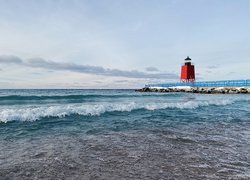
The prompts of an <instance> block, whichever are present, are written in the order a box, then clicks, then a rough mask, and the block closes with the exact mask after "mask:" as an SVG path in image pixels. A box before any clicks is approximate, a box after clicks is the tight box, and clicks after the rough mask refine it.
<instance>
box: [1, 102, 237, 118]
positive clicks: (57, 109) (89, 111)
mask: <svg viewBox="0 0 250 180" xmlns="http://www.w3.org/2000/svg"><path fill="white" fill-rule="evenodd" d="M231 103H233V101H230V100H210V101H208V100H207V101H197V100H196V101H186V102H166V103H165V102H157V103H135V102H130V103H121V102H120V103H102V104H101V103H100V104H71V105H65V104H64V105H53V106H52V105H51V106H38V107H22V108H4V109H1V110H0V122H9V121H35V120H39V119H41V118H45V117H64V116H67V115H71V114H78V115H84V116H98V115H100V114H103V113H105V112H113V111H120V112H124V111H128V112H130V111H132V110H136V109H146V110H150V111H151V110H157V109H168V108H178V109H195V108H198V107H202V106H209V105H218V106H220V105H227V104H231Z"/></svg>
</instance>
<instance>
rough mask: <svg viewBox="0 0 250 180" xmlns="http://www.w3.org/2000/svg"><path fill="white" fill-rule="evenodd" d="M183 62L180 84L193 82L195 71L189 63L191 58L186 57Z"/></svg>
mask: <svg viewBox="0 0 250 180" xmlns="http://www.w3.org/2000/svg"><path fill="white" fill-rule="evenodd" d="M184 61H185V64H184V65H182V66H181V77H180V78H181V82H194V81H195V70H194V65H193V64H192V63H191V58H190V57H189V56H187V58H186V59H185V60H184Z"/></svg>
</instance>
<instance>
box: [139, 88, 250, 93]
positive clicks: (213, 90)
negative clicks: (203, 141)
mask: <svg viewBox="0 0 250 180" xmlns="http://www.w3.org/2000/svg"><path fill="white" fill-rule="evenodd" d="M135 91H137V92H187V93H200V94H243V93H244V94H246V93H250V87H186V86H185V87H182V86H178V87H168V88H163V87H162V88H161V87H144V88H142V89H137V90H135Z"/></svg>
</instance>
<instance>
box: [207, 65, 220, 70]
mask: <svg viewBox="0 0 250 180" xmlns="http://www.w3.org/2000/svg"><path fill="white" fill-rule="evenodd" d="M207 68H208V69H216V68H218V67H217V66H214V65H212V66H207Z"/></svg>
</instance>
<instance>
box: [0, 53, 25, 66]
mask: <svg viewBox="0 0 250 180" xmlns="http://www.w3.org/2000/svg"><path fill="white" fill-rule="evenodd" d="M22 62H23V61H22V59H20V58H19V57H17V56H12V55H10V56H6V55H1V56H0V63H8V64H21V63H22Z"/></svg>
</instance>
